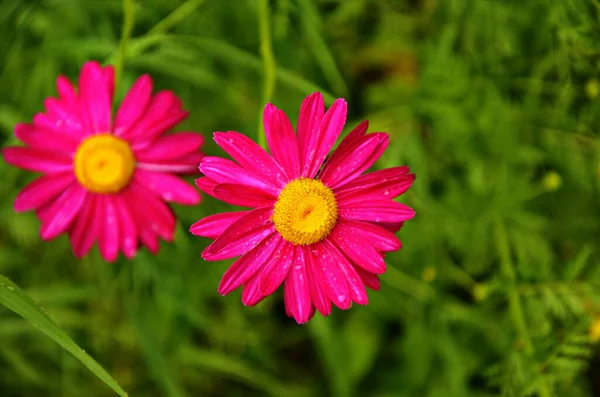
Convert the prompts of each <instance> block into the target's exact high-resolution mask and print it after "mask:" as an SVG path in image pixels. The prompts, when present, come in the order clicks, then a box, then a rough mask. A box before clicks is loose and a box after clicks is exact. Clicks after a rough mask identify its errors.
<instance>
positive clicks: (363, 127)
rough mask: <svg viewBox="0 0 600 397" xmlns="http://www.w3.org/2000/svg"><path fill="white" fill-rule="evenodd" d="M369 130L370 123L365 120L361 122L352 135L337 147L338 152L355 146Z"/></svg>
mask: <svg viewBox="0 0 600 397" xmlns="http://www.w3.org/2000/svg"><path fill="white" fill-rule="evenodd" d="M368 128H369V121H368V120H364V121H361V122H360V124H358V125H357V126H356V127H355V128H354V129H353V130H352V131H350V133H349V134H348V135H347V136H346V137H345V138H344V139H343V140H342V142H340V144H339V145H338V147H337V150H346V149H347V148H348V146H350V145H352V144H354V142H356V141H357V140H360V139H361V138H362V137H363V136H364V135H365V134H366V133H367V129H368Z"/></svg>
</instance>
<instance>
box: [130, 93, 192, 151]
mask: <svg viewBox="0 0 600 397" xmlns="http://www.w3.org/2000/svg"><path fill="white" fill-rule="evenodd" d="M187 115H188V113H187V112H185V111H183V110H182V109H181V101H180V100H179V98H177V96H176V95H175V94H173V93H172V92H171V91H160V92H158V93H157V94H156V95H154V96H153V97H152V99H151V100H150V103H149V104H148V106H147V108H146V111H145V112H144V115H143V116H142V117H141V118H140V119H139V120H138V121H137V122H136V123H135V125H133V126H132V127H131V128H130V129H129V130H128V131H127V133H126V134H123V138H125V139H127V140H129V141H130V142H132V149H133V150H134V151H137V150H140V149H143V148H144V147H146V146H148V145H150V144H151V143H152V142H153V141H154V140H156V138H158V137H159V135H161V134H163V133H166V132H167V131H169V130H170V129H171V128H173V127H175V126H176V125H177V124H179V123H180V122H181V121H182V120H183V119H185V118H186V117H187Z"/></svg>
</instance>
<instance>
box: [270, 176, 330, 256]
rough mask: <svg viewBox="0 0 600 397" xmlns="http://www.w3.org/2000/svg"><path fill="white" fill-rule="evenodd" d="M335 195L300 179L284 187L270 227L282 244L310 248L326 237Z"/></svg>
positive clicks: (311, 180)
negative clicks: (282, 239)
mask: <svg viewBox="0 0 600 397" xmlns="http://www.w3.org/2000/svg"><path fill="white" fill-rule="evenodd" d="M337 217H338V208H337V202H336V200H335V195H334V194H333V192H332V191H331V189H329V188H328V187H327V186H325V185H324V184H323V182H321V181H318V180H316V179H305V178H300V179H296V180H293V181H291V182H290V183H288V184H287V185H286V186H285V187H284V188H283V190H281V193H279V198H278V199H277V202H276V203H275V208H274V210H273V223H274V224H275V229H276V230H277V231H278V232H279V234H281V237H283V238H284V239H285V240H287V241H289V242H290V243H292V244H295V245H308V244H314V243H316V242H318V241H321V240H323V239H324V238H325V237H327V236H328V235H329V233H330V232H331V230H332V229H333V227H334V226H335V223H336V222H337Z"/></svg>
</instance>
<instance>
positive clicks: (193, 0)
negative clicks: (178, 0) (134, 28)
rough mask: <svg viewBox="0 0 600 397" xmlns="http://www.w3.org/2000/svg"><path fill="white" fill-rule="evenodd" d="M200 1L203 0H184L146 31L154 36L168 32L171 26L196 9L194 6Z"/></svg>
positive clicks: (197, 5)
mask: <svg viewBox="0 0 600 397" xmlns="http://www.w3.org/2000/svg"><path fill="white" fill-rule="evenodd" d="M202 3H204V0H188V1H186V2H185V3H183V4H182V5H180V6H179V7H177V8H176V9H175V10H173V12H171V13H170V14H169V15H167V16H166V17H165V18H164V19H163V20H161V21H160V22H159V23H157V24H156V25H154V27H153V28H152V29H150V30H149V31H148V36H156V35H161V34H164V33H166V32H168V31H169V30H171V28H173V27H174V26H175V25H177V24H178V23H181V21H183V20H184V19H185V18H186V17H188V16H189V15H191V14H192V13H193V12H194V11H196V8H198V7H199V6H200V5H201V4H202Z"/></svg>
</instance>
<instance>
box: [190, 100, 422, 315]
mask: <svg viewBox="0 0 600 397" xmlns="http://www.w3.org/2000/svg"><path fill="white" fill-rule="evenodd" d="M346 108H347V107H346V102H345V101H344V100H343V99H338V100H336V101H335V102H334V103H333V105H332V106H331V107H330V108H329V110H328V111H327V112H326V113H325V109H324V105H323V97H322V96H321V94H320V93H314V94H312V95H310V96H308V97H307V98H306V99H305V100H304V102H303V104H302V108H301V109H300V117H299V120H298V127H297V132H298V134H297V135H296V134H295V133H294V130H293V127H292V125H291V123H290V121H289V119H288V118H287V116H286V115H285V113H284V112H283V111H281V110H279V109H277V108H276V107H275V106H273V105H271V104H268V105H267V106H266V107H265V111H264V125H265V130H266V136H267V143H268V146H269V149H270V151H271V154H272V156H271V155H269V154H268V153H267V152H266V151H265V150H264V149H262V148H261V147H260V146H258V145H257V144H256V143H254V142H253V141H252V140H250V139H249V138H247V137H246V136H244V135H242V134H239V133H237V132H216V133H215V134H214V139H215V141H216V142H217V144H218V145H219V146H220V147H221V148H223V150H225V152H227V153H228V154H229V155H230V156H231V157H232V158H233V159H234V160H235V161H231V160H227V159H223V158H220V157H212V156H207V157H204V158H203V159H202V162H201V163H200V170H201V171H202V173H204V175H205V176H204V177H201V178H199V179H197V180H196V184H197V186H198V187H199V188H200V189H201V190H202V191H204V192H205V193H207V194H209V195H211V196H213V197H215V198H217V199H219V200H222V201H224V202H226V203H229V204H233V205H240V206H243V207H250V208H252V209H251V210H248V211H240V212H227V213H222V214H217V215H211V216H208V217H206V218H204V219H201V220H200V221H198V222H196V223H195V224H194V225H192V227H191V229H190V231H191V232H192V233H193V234H195V235H199V236H204V237H208V238H212V239H214V242H213V243H212V244H211V245H209V246H208V247H207V248H206V250H205V251H204V252H203V253H202V257H203V258H204V259H206V260H222V259H227V258H233V257H237V256H240V255H241V256H240V258H238V259H237V260H236V261H235V262H234V263H233V264H232V265H231V267H230V268H229V269H228V270H227V271H226V272H225V274H224V276H223V278H222V280H221V283H220V285H219V288H218V291H219V293H221V294H223V295H225V294H228V293H230V292H231V291H233V290H234V289H236V288H238V287H239V286H243V289H242V302H243V303H244V304H245V305H255V304H257V303H258V302H260V301H261V300H262V299H263V298H265V297H266V296H268V295H270V294H272V293H273V292H274V291H275V290H276V289H277V288H278V287H279V286H280V285H281V284H282V283H283V284H284V287H283V293H284V301H285V307H286V312H287V314H288V316H292V317H294V318H295V319H296V321H297V322H298V323H304V322H306V321H308V320H309V319H310V318H311V317H312V316H313V314H314V312H315V309H316V310H318V311H319V312H320V313H321V314H323V315H324V316H327V315H329V314H330V313H331V303H332V302H333V304H334V305H336V306H337V307H339V308H340V309H348V308H349V307H350V306H351V304H352V302H356V303H358V304H362V305H364V304H367V300H368V299H367V293H366V291H365V286H367V287H369V288H371V289H374V290H377V289H379V278H378V275H379V274H382V273H384V272H385V267H386V265H385V262H384V256H385V253H386V252H390V251H396V250H398V249H400V241H399V240H398V238H397V237H396V236H395V235H394V233H395V232H397V231H398V230H399V229H400V228H401V227H402V224H403V222H404V221H406V220H408V219H411V218H412V217H413V216H414V211H413V210H412V209H410V208H409V207H407V206H406V205H404V204H401V203H399V202H396V201H394V200H393V199H394V198H395V197H397V196H399V195H401V194H402V193H404V192H405V191H406V190H407V189H408V188H409V187H410V186H411V184H412V182H413V180H414V178H415V176H414V175H413V174H411V173H410V172H409V169H408V167H395V168H389V169H384V170H380V171H374V172H369V173H366V174H363V173H364V172H365V171H366V170H367V169H368V168H370V167H371V166H372V165H373V163H375V161H376V160H377V159H378V158H379V157H380V156H381V155H382V154H383V152H384V151H385V149H386V147H387V145H388V138H389V137H388V135H387V134H386V133H382V132H379V133H373V134H366V131H367V125H368V123H367V122H366V121H365V122H362V123H361V124H359V125H358V126H357V127H356V128H355V129H354V130H353V131H352V132H351V133H350V134H349V135H348V136H347V137H346V138H345V139H344V140H343V141H342V142H341V143H340V145H339V146H338V147H337V149H335V150H334V151H333V153H332V154H331V157H330V158H329V159H327V161H326V157H327V155H328V153H329V151H330V150H331V148H332V147H333V145H334V144H335V142H336V141H337V139H338V137H339V136H340V133H341V132H342V129H343V127H344V124H345V122H346Z"/></svg>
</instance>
